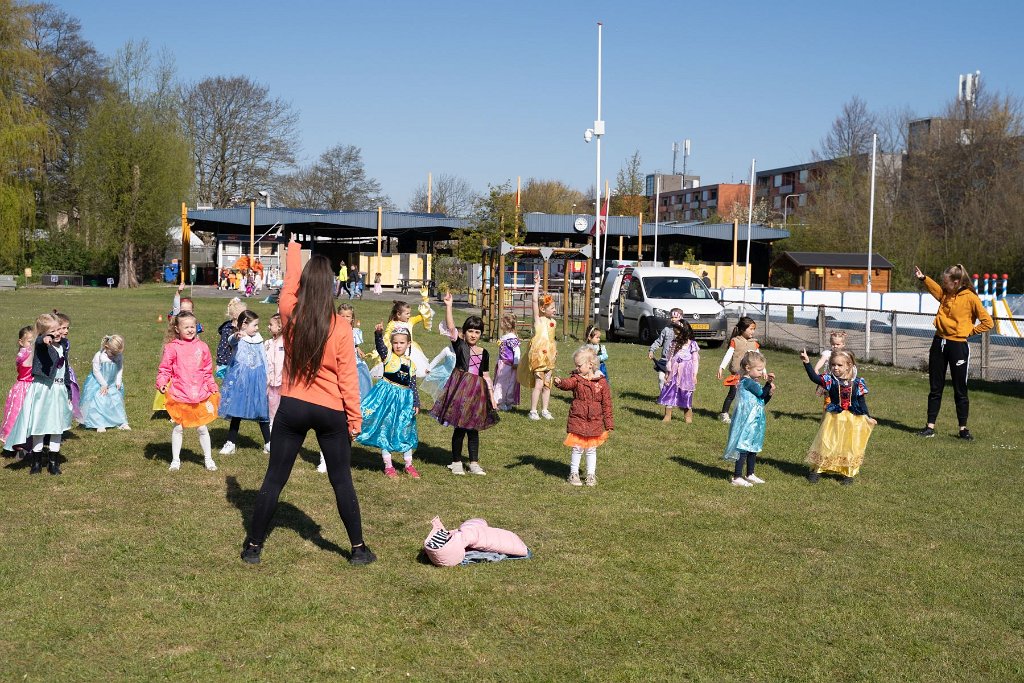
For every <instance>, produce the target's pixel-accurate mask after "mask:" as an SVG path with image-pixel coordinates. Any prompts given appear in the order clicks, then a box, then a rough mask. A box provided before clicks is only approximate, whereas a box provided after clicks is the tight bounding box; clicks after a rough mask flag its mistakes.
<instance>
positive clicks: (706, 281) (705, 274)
mask: <svg viewBox="0 0 1024 683" xmlns="http://www.w3.org/2000/svg"><path fill="white" fill-rule="evenodd" d="M700 281H701V282H703V283H704V286H705V287H707V288H708V289H711V278H709V277H708V271H706V270H705V271H704V272H703V273H701V274H700Z"/></svg>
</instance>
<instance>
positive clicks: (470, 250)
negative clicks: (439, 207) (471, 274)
mask: <svg viewBox="0 0 1024 683" xmlns="http://www.w3.org/2000/svg"><path fill="white" fill-rule="evenodd" d="M525 237H526V224H525V223H524V222H523V215H522V212H521V211H520V210H518V209H517V208H516V193H515V191H514V190H513V189H512V181H506V182H505V183H504V184H502V185H498V186H494V185H490V186H488V192H487V196H486V197H481V198H480V199H479V200H477V203H476V208H475V209H474V212H473V218H472V224H471V227H469V228H467V229H464V230H455V231H454V232H453V233H452V240H453V241H454V242H455V245H454V248H453V251H454V253H455V255H456V256H458V257H459V258H460V259H462V260H463V261H471V262H474V263H479V262H480V260H481V258H482V256H483V240H485V239H486V240H487V243H488V244H489V245H490V246H498V245H499V244H501V242H502V240H504V241H506V242H509V243H511V244H522V243H523V240H524V238H525Z"/></svg>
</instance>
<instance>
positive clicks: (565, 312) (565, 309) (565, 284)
mask: <svg viewBox="0 0 1024 683" xmlns="http://www.w3.org/2000/svg"><path fill="white" fill-rule="evenodd" d="M619 239H620V240H621V239H622V238H621V237H620V238H619ZM562 246H563V247H564V248H566V249H568V248H569V239H568V238H566V239H564V240H562ZM571 263H572V260H571V259H570V256H569V255H568V254H565V270H564V271H563V272H562V275H563V277H562V339H565V338H566V337H567V336H569V264H571Z"/></svg>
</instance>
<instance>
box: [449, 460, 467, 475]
mask: <svg viewBox="0 0 1024 683" xmlns="http://www.w3.org/2000/svg"><path fill="white" fill-rule="evenodd" d="M448 469H450V470H451V471H452V474H465V473H466V469H465V468H464V467H463V466H462V463H461V462H453V463H452V464H451V465H448Z"/></svg>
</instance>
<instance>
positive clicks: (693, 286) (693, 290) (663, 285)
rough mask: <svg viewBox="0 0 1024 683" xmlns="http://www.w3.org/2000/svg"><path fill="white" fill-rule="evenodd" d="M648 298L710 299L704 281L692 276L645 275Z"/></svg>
mask: <svg viewBox="0 0 1024 683" xmlns="http://www.w3.org/2000/svg"><path fill="white" fill-rule="evenodd" d="M643 280H644V289H646V290H647V298H648V299H712V298H714V297H712V296H711V293H710V292H709V291H708V290H707V287H705V286H704V283H703V282H701V281H700V280H699V279H697V278H694V277H674V276H665V277H645V278H644V279H643Z"/></svg>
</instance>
